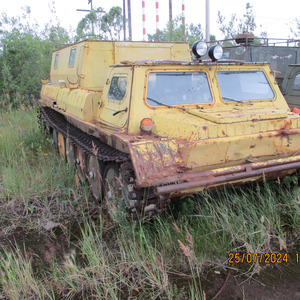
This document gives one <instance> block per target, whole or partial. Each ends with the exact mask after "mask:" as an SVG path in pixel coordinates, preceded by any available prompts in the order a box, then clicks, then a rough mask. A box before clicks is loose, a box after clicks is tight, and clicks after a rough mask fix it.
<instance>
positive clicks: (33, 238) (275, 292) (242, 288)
mask: <svg viewBox="0 0 300 300" xmlns="http://www.w3.org/2000/svg"><path fill="white" fill-rule="evenodd" d="M58 231H59V230H58ZM73 239H74V243H73V242H72V241H71V242H70V241H67V239H66V238H65V237H64V235H63V234H62V232H61V233H59V232H56V234H55V236H54V235H53V236H52V235H49V233H39V234H36V233H34V232H24V231H19V232H16V233H14V234H10V235H7V236H6V235H3V234H2V236H0V248H2V247H6V248H7V247H9V248H15V247H16V246H18V247H19V249H21V250H22V249H24V245H25V247H26V254H27V255H28V256H29V257H32V258H33V260H32V261H33V268H34V269H35V270H37V269H38V267H39V266H40V265H41V264H43V265H44V266H45V267H49V266H50V264H51V261H52V260H53V259H56V260H57V259H58V260H59V259H63V257H64V254H65V253H68V252H69V251H70V250H71V249H72V248H74V245H76V237H75V236H74V237H73ZM243 269H247V266H245V265H244V266H238V269H237V267H236V266H233V267H232V269H231V270H230V269H227V270H225V271H215V270H207V271H206V276H204V277H203V278H202V279H201V282H202V289H203V290H204V292H205V295H206V299H219V300H239V299H251V300H252V299H255V300H279V299H280V300H285V299H289V300H291V299H292V300H297V299H299V300H300V262H299V263H298V264H297V263H296V262H295V259H293V261H292V259H291V258H290V257H289V262H288V263H285V264H275V265H268V266H265V267H263V268H262V270H261V272H260V274H259V275H258V274H255V275H253V276H251V277H249V274H247V275H245V274H244V275H243V274H242V272H243V271H242V270H243ZM204 273H205V272H204ZM220 290H221V293H219V292H220ZM218 294H219V295H218ZM216 295H218V296H217V298H214V297H215V296H216Z"/></svg>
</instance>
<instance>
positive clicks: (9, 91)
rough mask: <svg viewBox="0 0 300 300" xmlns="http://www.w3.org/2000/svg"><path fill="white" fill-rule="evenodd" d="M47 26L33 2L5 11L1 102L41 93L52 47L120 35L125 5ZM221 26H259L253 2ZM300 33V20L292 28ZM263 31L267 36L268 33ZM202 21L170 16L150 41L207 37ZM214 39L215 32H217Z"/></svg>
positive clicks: (226, 32) (229, 31) (28, 99)
mask: <svg viewBox="0 0 300 300" xmlns="http://www.w3.org/2000/svg"><path fill="white" fill-rule="evenodd" d="M51 12H52V13H53V15H54V17H53V20H54V21H50V22H49V23H47V24H46V25H44V26H43V28H40V25H39V24H36V23H34V22H32V21H31V17H30V14H31V12H30V7H25V8H23V14H22V16H12V17H11V16H8V15H7V14H6V13H2V14H1V15H0V108H6V109H10V108H15V107H18V106H19V105H20V103H32V102H33V100H34V99H38V98H39V93H40V89H41V79H47V78H49V73H50V63H51V57H52V52H53V50H55V49H56V48H58V47H60V46H63V45H66V44H70V43H74V42H77V41H80V40H84V39H99V40H120V39H121V33H122V30H123V22H122V9H121V7H117V6H116V7H112V8H111V9H110V10H109V12H105V11H104V10H103V8H101V7H99V8H96V9H94V10H91V11H90V12H89V13H88V14H86V16H85V17H84V18H82V20H81V21H80V22H79V24H78V26H77V28H76V31H75V30H73V31H68V30H66V29H65V28H63V27H62V26H61V25H60V24H59V22H58V21H57V20H56V19H55V9H54V8H52V10H51ZM218 24H219V30H220V32H221V33H222V36H223V39H228V38H233V37H235V36H236V34H237V33H243V32H249V33H253V32H254V31H255V30H257V25H256V22H255V17H254V13H253V7H252V6H251V5H250V4H249V3H247V4H246V10H245V13H244V15H243V17H242V18H237V16H236V15H232V16H231V18H230V19H229V20H227V19H226V18H225V17H224V16H222V14H221V13H220V12H219V13H218ZM291 33H292V34H293V35H294V36H295V37H297V36H298V37H299V36H300V21H299V20H295V26H294V28H293V29H291ZM266 34H267V33H266V32H261V33H259V35H260V36H261V37H265V36H266ZM203 37H204V34H203V30H202V27H201V24H196V25H194V24H182V22H181V16H178V17H176V18H174V19H173V20H172V21H170V22H169V23H168V24H167V25H166V27H165V28H164V29H163V30H160V31H158V32H156V33H154V34H152V35H151V34H148V40H149V41H155V42H158V41H186V42H189V43H193V42H194V41H196V40H201V39H203ZM210 39H211V41H213V40H215V36H213V35H211V37H210Z"/></svg>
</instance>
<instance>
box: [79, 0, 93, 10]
mask: <svg viewBox="0 0 300 300" xmlns="http://www.w3.org/2000/svg"><path fill="white" fill-rule="evenodd" d="M90 3H91V9H76V10H77V11H88V12H90V11H91V10H93V0H88V4H90Z"/></svg>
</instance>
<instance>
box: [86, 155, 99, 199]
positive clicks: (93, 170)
mask: <svg viewBox="0 0 300 300" xmlns="http://www.w3.org/2000/svg"><path fill="white" fill-rule="evenodd" d="M101 165H102V163H101V162H99V161H98V159H97V158H96V157H95V156H89V159H88V163H87V176H88V181H89V184H90V188H91V193H92V195H93V196H94V198H95V199H96V200H100V199H101V197H102V176H101Z"/></svg>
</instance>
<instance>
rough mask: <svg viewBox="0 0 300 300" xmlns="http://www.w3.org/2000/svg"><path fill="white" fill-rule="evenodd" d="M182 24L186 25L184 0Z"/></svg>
mask: <svg viewBox="0 0 300 300" xmlns="http://www.w3.org/2000/svg"><path fill="white" fill-rule="evenodd" d="M182 24H183V25H185V6H184V0H182Z"/></svg>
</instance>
